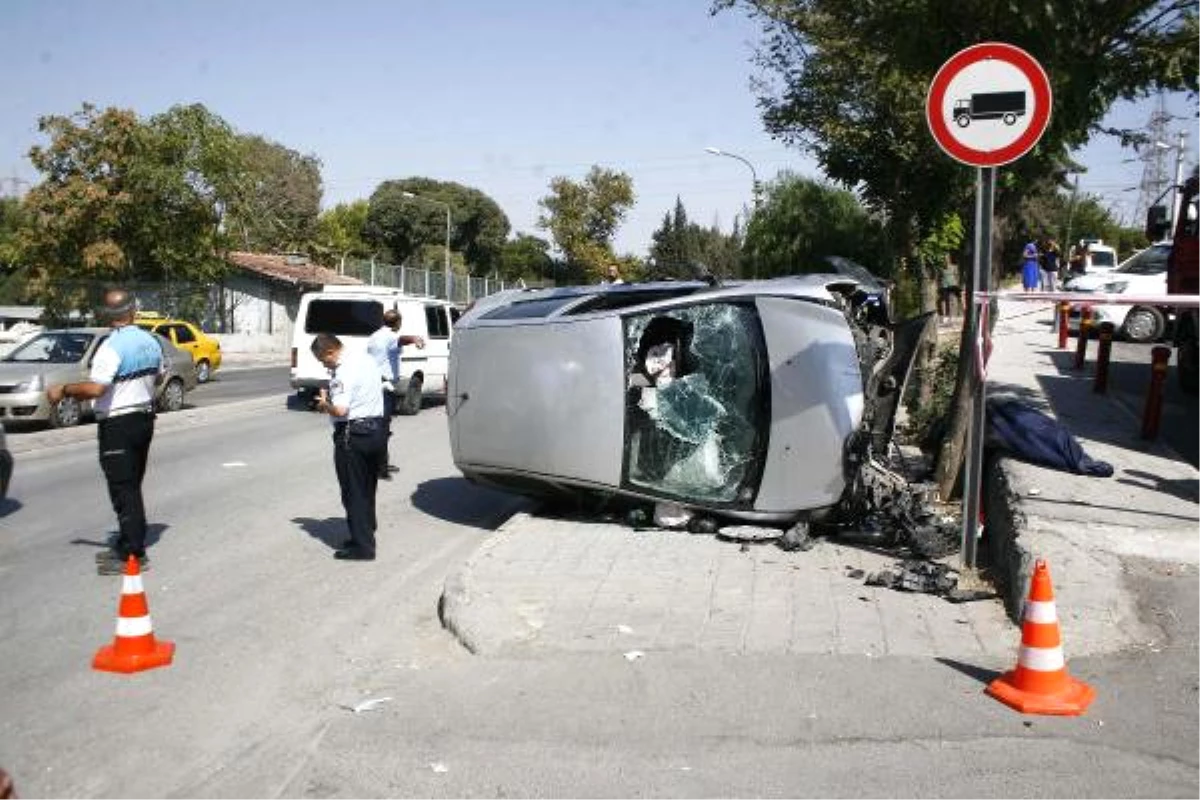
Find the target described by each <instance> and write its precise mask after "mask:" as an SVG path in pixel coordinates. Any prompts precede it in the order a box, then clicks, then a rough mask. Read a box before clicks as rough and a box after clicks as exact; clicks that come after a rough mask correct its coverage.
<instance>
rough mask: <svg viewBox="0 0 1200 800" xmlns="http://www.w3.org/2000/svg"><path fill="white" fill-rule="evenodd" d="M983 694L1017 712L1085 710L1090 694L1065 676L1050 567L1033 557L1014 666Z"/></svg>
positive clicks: (1064, 713)
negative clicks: (1014, 667)
mask: <svg viewBox="0 0 1200 800" xmlns="http://www.w3.org/2000/svg"><path fill="white" fill-rule="evenodd" d="M987 693H988V694H990V695H991V696H992V697H994V698H996V699H997V700H999V701H1000V702H1001V703H1004V704H1005V705H1007V706H1011V707H1012V708H1015V709H1016V710H1017V711H1020V712H1021V713H1022V714H1058V715H1062V716H1069V717H1073V716H1078V715H1079V714H1082V713H1083V712H1084V711H1086V710H1087V707H1088V705H1089V704H1090V703H1091V702H1092V700H1093V699H1094V698H1095V697H1096V691H1095V690H1094V689H1093V688H1092V687H1091V686H1088V685H1087V684H1086V683H1084V682H1083V681H1077V680H1075V679H1074V678H1072V677H1071V676H1070V675H1068V674H1067V664H1066V660H1065V659H1064V658H1063V650H1062V640H1061V638H1060V637H1059V633H1058V611H1057V610H1056V609H1055V607H1054V587H1053V586H1051V584H1050V569H1049V567H1047V566H1046V562H1045V561H1043V560H1042V559H1038V561H1037V563H1036V564H1035V565H1034V568H1033V582H1032V583H1031V584H1030V586H1029V600H1028V601H1027V602H1026V603H1025V613H1024V615H1023V619H1022V622H1021V651H1020V654H1019V655H1018V656H1017V668H1016V669H1015V670H1012V671H1011V672H1006V673H1005V674H1004V675H1002V676H1000V677H999V678H997V679H996V680H994V681H992V682H991V684H989V685H988V687H987Z"/></svg>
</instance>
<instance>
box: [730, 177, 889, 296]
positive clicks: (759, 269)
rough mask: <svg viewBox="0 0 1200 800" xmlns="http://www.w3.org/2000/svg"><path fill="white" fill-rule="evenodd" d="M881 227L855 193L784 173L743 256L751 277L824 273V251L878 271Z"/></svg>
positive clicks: (882, 265) (881, 268) (884, 266)
mask: <svg viewBox="0 0 1200 800" xmlns="http://www.w3.org/2000/svg"><path fill="white" fill-rule="evenodd" d="M882 237H883V231H882V228H881V226H880V224H879V222H878V221H876V220H875V219H873V218H872V217H871V216H870V215H869V214H868V213H867V211H866V210H865V209H864V208H863V207H862V205H861V204H860V203H859V202H858V200H857V199H856V198H855V197H854V195H853V194H851V193H850V192H848V191H846V190H844V189H835V188H834V187H832V186H829V185H828V184H824V183H820V182H817V181H814V180H811V179H809V178H802V177H799V176H796V175H790V174H784V175H782V176H781V177H780V178H779V179H777V180H776V181H774V182H772V183H771V184H769V185H768V186H767V196H766V199H765V201H764V202H763V204H762V205H761V206H760V207H759V209H758V211H757V212H756V213H755V214H754V216H753V217H751V219H750V225H749V227H748V228H747V229H746V243H745V246H744V248H743V259H744V262H745V264H746V269H747V270H749V271H750V272H751V273H752V274H753V275H754V276H755V277H758V278H768V277H773V276H776V275H796V274H802V273H809V272H827V271H828V270H829V268H828V266H827V265H826V264H825V263H824V261H823V259H824V257H825V256H834V255H836V256H844V257H846V258H849V259H851V260H853V261H857V262H859V263H861V264H863V265H864V266H866V267H868V268H869V269H872V270H874V271H876V272H879V273H880V274H882V275H885V276H886V275H888V274H890V271H891V270H890V265H889V264H888V262H887V261H886V260H885V259H884V258H883V255H882V244H883V239H882Z"/></svg>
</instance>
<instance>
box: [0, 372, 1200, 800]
mask: <svg viewBox="0 0 1200 800" xmlns="http://www.w3.org/2000/svg"><path fill="white" fill-rule="evenodd" d="M228 375H229V380H230V383H231V384H232V382H233V380H234V378H235V376H236V373H234V372H230V373H228ZM215 385H216V384H214V386H215ZM160 420H161V422H160V426H159V432H158V433H157V434H156V437H155V442H154V450H153V454H152V462H151V469H150V472H149V474H148V477H147V487H146V494H147V500H148V506H149V512H150V519H151V522H152V537H151V538H152V541H153V544H152V547H151V549H150V555H151V559H152V561H153V564H152V570H151V571H150V572H149V573H148V574H147V575H146V579H145V584H146V592H147V599H148V601H149V604H150V610H151V614H152V618H153V621H154V631H155V634H156V635H157V636H159V637H160V638H163V639H166V640H171V641H174V642H175V643H176V646H177V652H176V659H175V663H174V664H173V665H171V666H170V667H167V668H164V669H158V670H154V671H152V672H146V673H141V674H138V675H133V676H117V675H111V674H108V673H99V672H94V671H92V670H91V669H90V661H91V658H92V656H93V654H94V653H95V650H96V649H97V648H98V647H99V646H100V645H102V644H107V643H109V642H111V641H112V637H113V631H114V625H115V621H116V608H117V597H118V593H119V587H120V580H119V579H116V578H111V577H107V578H106V577H99V576H97V575H96V574H95V571H94V568H93V561H92V556H93V553H94V552H95V551H96V550H97V549H98V548H99V547H101V546H103V542H104V539H105V537H106V535H107V534H108V533H109V532H110V531H111V530H112V529H113V525H114V520H113V518H112V512H111V510H110V509H109V506H108V501H107V497H106V495H105V491H104V486H103V482H102V480H101V478H100V475H99V470H98V468H97V467H96V463H95V443H94V439H93V438H92V437H90V436H88V437H84V438H79V439H62V440H61V441H59V440H56V441H57V442H58V443H57V444H56V445H55V446H52V447H37V448H33V449H31V450H28V451H26V452H24V453H22V454H21V455H19V456H18V466H17V472H16V474H15V476H14V480H13V486H12V491H11V498H10V500H9V501H8V502H7V504H6V505H5V506H4V507H3V509H0V511H2V512H3V514H2V516H0V604H2V607H3V608H4V609H5V611H4V613H3V614H2V615H0V665H3V666H2V667H0V765H3V766H4V768H5V769H7V770H8V771H9V772H10V773H12V774H13V776H14V777H15V779H16V783H17V789H18V791H19V792H20V793H21V794H22V795H24V796H47V797H64V796H72V797H80V796H87V797H140V796H155V797H213V796H238V797H276V796H283V797H370V796H425V797H484V796H486V797H500V796H506V795H519V796H530V797H538V796H577V797H583V796H596V797H618V796H619V797H634V796H672V797H701V796H763V797H784V796H891V795H900V796H931V797H933V796H940V797H951V796H972V797H987V796H1047V795H1054V796H1094V797H1102V796H1129V797H1135V796H1159V797H1164V796H1178V797H1195V796H1196V791H1197V761H1196V752H1197V713H1196V708H1197V680H1196V663H1197V649H1196V630H1197V625H1198V620H1197V604H1196V596H1197V583H1196V576H1195V573H1194V570H1193V571H1192V572H1191V573H1185V574H1182V575H1181V574H1179V573H1178V572H1176V573H1173V574H1172V573H1169V572H1167V573H1165V572H1164V571H1163V570H1164V569H1167V568H1168V567H1169V565H1163V564H1161V563H1149V562H1145V563H1143V562H1138V561H1131V562H1130V565H1129V580H1130V581H1131V582H1134V584H1135V585H1136V586H1138V587H1139V589H1138V590H1139V598H1140V600H1141V602H1142V607H1143V610H1144V613H1146V614H1147V615H1149V616H1150V617H1151V618H1153V619H1154V620H1155V621H1156V622H1158V623H1160V624H1161V625H1162V626H1163V631H1164V636H1163V638H1162V640H1161V641H1157V642H1155V643H1154V645H1153V646H1152V647H1149V648H1145V649H1139V650H1137V651H1136V652H1125V653H1120V654H1117V655H1110V656H1096V657H1087V658H1074V659H1072V660H1071V663H1070V666H1071V671H1072V673H1073V674H1074V675H1075V676H1077V677H1079V678H1081V679H1083V680H1087V681H1088V682H1090V683H1092V684H1093V685H1094V686H1095V687H1096V689H1097V692H1098V698H1097V700H1096V702H1095V704H1094V705H1093V707H1092V708H1091V709H1090V710H1089V712H1088V714H1087V715H1086V716H1085V717H1081V718H1065V719H1064V718H1042V717H1023V716H1021V715H1019V714H1016V713H1014V712H1012V711H1010V710H1009V709H1007V708H1006V707H1004V706H1001V705H1000V704H998V703H996V702H995V701H993V700H991V699H989V698H987V697H985V696H983V695H982V693H981V689H982V686H983V681H984V680H986V678H987V677H988V673H987V671H981V670H980V669H978V667H977V666H973V665H971V664H965V663H957V662H947V661H939V660H931V659H918V658H904V657H885V658H870V657H867V656H865V655H858V656H807V657H803V658H784V657H763V658H745V657H735V656H721V655H719V654H718V655H714V654H701V653H697V652H692V651H688V650H686V649H683V650H680V651H678V652H662V653H650V654H648V655H647V656H646V657H644V658H642V659H639V660H636V661H629V660H626V659H625V658H622V657H620V656H617V657H613V656H611V655H587V654H582V655H581V654H569V653H546V654H544V656H543V657H539V658H512V657H509V658H499V657H497V658H483V657H476V656H471V655H470V654H468V653H467V652H466V651H464V650H463V649H462V648H461V647H459V646H458V645H457V644H456V643H455V641H454V640H453V638H452V637H451V636H450V635H449V634H448V633H447V632H446V631H444V630H443V629H442V627H441V625H440V622H439V619H438V599H439V596H440V591H441V585H442V582H443V581H444V579H445V577H446V576H447V574H449V573H450V572H451V571H452V570H453V569H455V567H456V566H457V565H458V564H460V563H461V562H462V561H463V560H464V559H465V558H467V557H468V556H469V555H471V554H473V553H477V552H478V550H479V548H481V547H486V543H487V541H488V538H489V536H490V535H491V533H492V531H493V529H494V528H495V527H496V526H497V525H498V524H499V523H500V522H501V521H502V520H503V519H505V518H506V516H507V515H508V514H509V513H511V512H512V511H513V510H515V508H517V507H519V506H520V501H518V500H516V499H515V498H513V497H511V496H509V495H505V494H502V493H498V492H492V491H488V490H484V489H481V488H478V487H474V486H472V485H470V484H468V483H466V482H465V481H463V480H462V479H461V478H460V477H459V476H458V475H457V473H456V472H455V470H454V468H453V465H452V464H451V462H450V457H449V451H448V446H447V442H446V420H445V416H444V411H443V410H442V409H441V408H440V407H435V408H429V409H426V410H425V411H423V412H422V413H421V414H420V415H419V416H417V417H410V418H397V420H396V428H395V432H396V436H395V437H394V439H393V442H394V446H395V447H396V448H397V450H396V452H395V456H396V457H395V458H394V459H393V460H394V461H395V462H396V463H398V464H399V465H400V466H401V469H400V472H399V473H397V475H396V477H395V478H394V479H393V480H392V481H390V482H388V483H387V484H385V485H383V486H382V487H381V491H380V500H379V514H380V519H381V530H380V536H379V538H380V548H379V554H380V558H379V560H378V561H376V562H373V563H369V564H363V563H343V562H336V561H334V560H333V559H332V558H331V557H330V554H331V549H332V547H333V546H335V545H336V544H337V543H338V542H339V541H340V540H341V538H342V537H343V536H344V527H343V523H342V520H341V509H340V505H339V502H338V493H337V486H336V482H335V480H334V477H333V467H332V463H331V457H330V443H329V439H328V428H327V423H326V422H325V421H324V420H323V419H322V418H320V417H318V416H316V415H313V414H310V413H305V412H301V411H288V410H286V409H285V407H284V405H283V403H282V402H275V398H273V397H272V396H270V395H268V396H267V397H266V398H265V399H264V400H262V401H259V400H243V401H235V402H230V403H220V404H217V405H214V406H211V407H208V408H203V409H197V410H194V411H190V412H182V413H181V414H178V415H164V417H162V418H160ZM59 433H62V432H57V431H52V432H45V433H43V434H31V435H30V436H31V441H42V440H47V441H48V440H51V439H53V438H54V435H55V434H59ZM37 437H41V439H38V438H37ZM952 609H953V607H952V606H950V605H949V604H947V613H953V610H952ZM805 611H806V610H805V609H797V610H796V613H798V614H803V613H805ZM1068 657H1069V654H1068ZM370 700H377V701H379V702H378V703H377V704H376V705H375V706H374V708H373V709H372V710H364V711H361V712H359V713H356V712H354V711H353V710H352V709H353V708H354V707H355V706H356V705H357V704H359V703H362V702H364V701H370Z"/></svg>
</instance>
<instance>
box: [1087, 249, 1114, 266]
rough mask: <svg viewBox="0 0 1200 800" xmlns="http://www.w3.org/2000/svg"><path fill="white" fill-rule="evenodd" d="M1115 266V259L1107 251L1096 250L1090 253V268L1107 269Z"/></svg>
mask: <svg viewBox="0 0 1200 800" xmlns="http://www.w3.org/2000/svg"><path fill="white" fill-rule="evenodd" d="M1116 265H1117V258H1116V256H1115V255H1113V254H1112V253H1110V252H1108V251H1107V250H1098V251H1096V252H1094V253H1092V266H1093V267H1100V268H1103V269H1108V268H1109V267H1115V266H1116Z"/></svg>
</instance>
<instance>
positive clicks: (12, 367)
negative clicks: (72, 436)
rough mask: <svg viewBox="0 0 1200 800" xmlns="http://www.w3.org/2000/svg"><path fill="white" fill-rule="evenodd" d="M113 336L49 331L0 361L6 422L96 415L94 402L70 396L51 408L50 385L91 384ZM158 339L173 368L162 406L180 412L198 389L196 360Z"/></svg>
mask: <svg viewBox="0 0 1200 800" xmlns="http://www.w3.org/2000/svg"><path fill="white" fill-rule="evenodd" d="M110 333H111V330H110V329H109V328H66V329H61V330H50V331H43V332H42V333H39V334H38V335H37V336H35V337H33V338H32V339H30V340H29V341H27V342H25V344H23V345H21V346H20V347H18V348H17V349H16V350H14V351H12V352H11V353H9V354H8V355H7V356H5V357H4V358H3V359H0V419H4V420H7V421H9V422H46V423H49V424H50V425H51V426H52V427H55V428H66V427H70V426H72V425H78V424H79V422H80V421H81V420H82V419H83V418H84V417H87V416H90V415H91V413H92V401H90V400H78V399H76V398H73V397H66V398H63V400H62V401H61V402H59V403H58V404H56V405H51V404H50V402H49V401H48V400H46V387H47V386H49V385H50V384H53V383H72V382H77V381H86V380H87V379H88V374H89V372H90V370H91V366H92V357H93V356H94V355H95V353H96V348H97V347H99V346H100V343H101V342H103V341H104V340H105V339H106V338H108V335H109V334H110ZM153 335H154V338H155V339H156V340H157V341H158V343H159V345H160V346H161V347H162V349H163V355H164V357H165V359H166V364H167V369H166V374H165V376H164V377H163V379H162V380H161V381H160V382H159V384H158V388H157V392H156V397H155V402H156V406H157V408H158V410H159V411H178V410H179V409H181V408H183V401H184V395H185V394H186V393H187V392H189V391H191V390H192V389H194V388H196V372H195V369H194V368H193V366H192V357H191V356H190V355H189V354H188V353H185V352H184V351H182V350H180V349H179V348H177V347H175V345H173V344H171V342H169V341H168V340H167V339H165V338H163V337H162V336H159V335H158V334H153Z"/></svg>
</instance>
